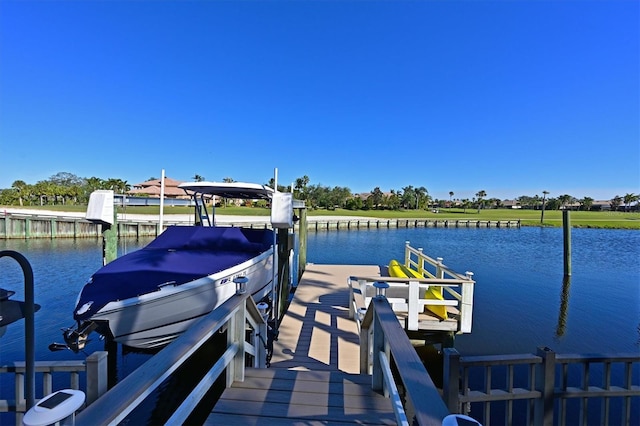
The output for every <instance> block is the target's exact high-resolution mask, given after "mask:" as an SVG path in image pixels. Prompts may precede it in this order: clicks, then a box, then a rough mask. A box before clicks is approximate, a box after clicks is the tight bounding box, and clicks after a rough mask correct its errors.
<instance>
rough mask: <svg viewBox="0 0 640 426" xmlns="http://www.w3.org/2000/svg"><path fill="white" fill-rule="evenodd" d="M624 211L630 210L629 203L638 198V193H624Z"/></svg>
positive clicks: (639, 197)
mask: <svg viewBox="0 0 640 426" xmlns="http://www.w3.org/2000/svg"><path fill="white" fill-rule="evenodd" d="M623 199H624V211H626V212H628V211H629V210H631V203H633V202H634V201H638V200H639V199H640V195H636V194H633V193H631V194H624V197H623Z"/></svg>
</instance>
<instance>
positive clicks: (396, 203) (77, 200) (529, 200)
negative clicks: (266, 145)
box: [0, 172, 640, 211]
mask: <svg viewBox="0 0 640 426" xmlns="http://www.w3.org/2000/svg"><path fill="white" fill-rule="evenodd" d="M153 179H155V178H153V177H152V178H150V179H149V180H153ZM193 179H194V180H195V181H204V180H205V179H204V177H203V176H201V175H198V174H196V175H194V177H193ZM223 182H234V180H233V179H232V178H230V177H225V178H224V179H223ZM266 184H267V185H269V186H271V187H273V186H274V179H273V178H272V179H271V180H270V181H269V182H267V183H266ZM98 189H110V190H113V191H114V192H115V193H116V194H125V193H126V192H127V191H129V190H130V189H131V185H130V184H129V183H128V182H127V181H125V180H122V179H117V178H109V179H101V178H98V177H90V178H82V177H78V176H76V175H74V174H72V173H67V172H60V173H57V174H55V175H53V176H51V177H50V178H49V179H47V180H43V181H39V182H36V183H35V184H28V183H26V182H24V181H22V180H17V181H15V182H13V184H12V185H11V188H6V189H0V204H3V205H19V206H35V205H39V206H44V205H56V204H61V205H65V204H86V203H87V202H88V200H89V195H90V194H91V193H92V192H93V191H95V190H98ZM278 190H279V191H288V190H289V188H288V187H285V186H282V185H278ZM293 193H294V197H295V198H297V199H300V200H304V201H305V202H306V204H307V206H308V207H309V208H311V209H317V208H323V209H328V210H333V209H336V208H342V209H347V210H376V209H377V210H421V209H439V208H453V207H456V208H462V209H464V210H465V211H466V210H467V209H477V210H478V211H480V210H481V209H487V208H489V209H494V208H504V207H511V206H505V204H504V202H505V201H506V200H500V199H498V198H488V197H487V192H486V191H485V190H480V191H478V192H477V193H476V194H475V196H474V197H473V198H471V199H468V198H464V199H454V198H453V196H454V195H455V193H454V192H453V191H449V199H448V200H441V199H437V198H436V199H434V198H432V197H431V196H430V195H429V191H428V190H427V188H425V187H424V186H419V187H414V186H412V185H409V186H406V187H404V188H402V189H391V190H389V191H386V192H383V191H382V190H381V189H380V187H375V188H373V189H372V190H371V191H370V192H368V193H364V194H353V193H352V192H351V190H350V189H349V188H348V187H341V186H334V187H333V188H332V187H329V186H325V185H322V184H315V185H314V184H311V183H310V179H309V177H308V176H306V175H305V176H302V177H299V178H297V179H296V180H295V181H294V184H293ZM548 194H549V192H548V191H543V196H542V197H540V196H538V195H535V196H533V197H532V196H528V195H522V196H520V197H518V198H516V199H515V202H517V205H518V206H519V207H520V208H524V209H542V208H543V204H544V209H545V210H558V209H574V210H592V209H594V201H595V200H594V199H593V198H590V197H584V198H582V199H576V198H574V197H572V196H571V195H568V194H563V195H560V196H558V197H555V198H553V197H551V198H546V196H547V195H548ZM639 200H640V195H637V194H625V195H624V196H619V195H616V196H615V197H614V198H612V199H611V200H609V207H610V209H611V210H624V211H630V210H632V209H635V210H637V209H638V203H637V202H638V201H639ZM634 203H635V205H634ZM598 208H599V206H598Z"/></svg>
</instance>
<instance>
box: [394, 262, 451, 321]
mask: <svg viewBox="0 0 640 426" xmlns="http://www.w3.org/2000/svg"><path fill="white" fill-rule="evenodd" d="M388 268H389V276H392V277H398V278H419V279H424V278H425V277H424V276H423V275H422V274H420V273H419V272H418V271H416V270H414V269H411V268H409V267H407V266H405V265H403V264H402V263H400V262H398V261H397V260H396V259H392V260H391V261H390V262H389V266H388ZM424 298H425V299H435V300H444V297H443V295H442V287H440V286H432V285H430V286H429V288H428V289H427V291H426V292H425V294H424ZM425 309H427V310H429V311H430V312H432V313H433V314H434V315H436V316H437V317H438V318H440V319H441V320H446V319H447V318H448V316H447V307H446V306H442V305H426V306H425Z"/></svg>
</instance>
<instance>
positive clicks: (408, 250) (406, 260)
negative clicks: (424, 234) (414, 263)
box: [404, 241, 411, 265]
mask: <svg viewBox="0 0 640 426" xmlns="http://www.w3.org/2000/svg"><path fill="white" fill-rule="evenodd" d="M409 244H411V243H410V242H409V241H405V242H404V265H409V259H410V257H411V247H409Z"/></svg>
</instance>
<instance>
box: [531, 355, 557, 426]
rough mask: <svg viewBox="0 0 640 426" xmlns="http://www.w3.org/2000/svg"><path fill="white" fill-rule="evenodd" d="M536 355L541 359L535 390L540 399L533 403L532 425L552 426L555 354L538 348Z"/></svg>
mask: <svg viewBox="0 0 640 426" xmlns="http://www.w3.org/2000/svg"><path fill="white" fill-rule="evenodd" d="M536 355H537V356H539V357H541V358H542V364H541V365H540V368H538V369H537V370H536V377H535V381H536V390H537V391H539V392H540V394H541V395H540V398H539V399H537V400H536V401H535V405H534V414H533V416H534V417H533V424H535V425H545V426H546V425H552V424H553V390H554V386H555V383H554V378H555V375H554V374H555V364H556V353H555V352H554V351H552V350H551V349H549V348H546V347H545V348H538V349H537V352H536Z"/></svg>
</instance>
